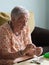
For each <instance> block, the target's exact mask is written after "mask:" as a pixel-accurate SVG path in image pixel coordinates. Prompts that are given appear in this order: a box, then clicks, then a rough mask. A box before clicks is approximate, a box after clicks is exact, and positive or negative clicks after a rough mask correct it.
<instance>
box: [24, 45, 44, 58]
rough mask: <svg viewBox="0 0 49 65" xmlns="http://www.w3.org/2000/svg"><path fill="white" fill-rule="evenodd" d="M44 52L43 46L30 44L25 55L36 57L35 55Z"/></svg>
mask: <svg viewBox="0 0 49 65" xmlns="http://www.w3.org/2000/svg"><path fill="white" fill-rule="evenodd" d="M42 52H43V48H42V47H36V46H35V45H34V44H28V45H27V46H26V48H25V50H24V55H28V56H31V57H34V55H36V56H39V55H41V54H42Z"/></svg>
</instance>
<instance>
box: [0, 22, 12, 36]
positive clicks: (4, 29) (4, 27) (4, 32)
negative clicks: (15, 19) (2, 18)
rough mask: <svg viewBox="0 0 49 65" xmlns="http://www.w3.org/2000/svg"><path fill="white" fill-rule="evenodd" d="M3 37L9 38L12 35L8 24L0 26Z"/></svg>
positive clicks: (0, 34) (0, 33)
mask: <svg viewBox="0 0 49 65" xmlns="http://www.w3.org/2000/svg"><path fill="white" fill-rule="evenodd" d="M2 35H7V36H10V35H11V30H10V27H9V25H8V22H7V23H4V24H3V25H1V26H0V36H2Z"/></svg>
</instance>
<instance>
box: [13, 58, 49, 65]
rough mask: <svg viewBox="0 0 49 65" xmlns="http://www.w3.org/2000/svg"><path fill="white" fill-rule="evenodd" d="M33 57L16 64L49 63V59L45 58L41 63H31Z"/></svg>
mask: <svg viewBox="0 0 49 65" xmlns="http://www.w3.org/2000/svg"><path fill="white" fill-rule="evenodd" d="M32 60H33V59H30V60H27V61H23V62H20V63H16V64H14V65H49V59H46V58H43V60H42V62H41V64H36V63H31V61H32Z"/></svg>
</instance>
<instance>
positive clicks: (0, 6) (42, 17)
mask: <svg viewBox="0 0 49 65" xmlns="http://www.w3.org/2000/svg"><path fill="white" fill-rule="evenodd" d="M16 5H22V6H24V7H25V8H27V9H28V10H31V11H33V12H34V14H35V25H36V26H38V27H42V28H46V25H47V24H46V0H0V11H5V12H10V11H11V9H12V8H13V7H14V6H16Z"/></svg>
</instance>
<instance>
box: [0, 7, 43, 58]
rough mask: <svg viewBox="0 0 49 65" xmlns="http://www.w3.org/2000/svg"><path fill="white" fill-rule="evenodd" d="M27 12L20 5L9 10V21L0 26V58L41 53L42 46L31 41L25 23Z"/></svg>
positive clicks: (27, 16) (32, 55)
mask: <svg viewBox="0 0 49 65" xmlns="http://www.w3.org/2000/svg"><path fill="white" fill-rule="evenodd" d="M28 18H29V12H28V11H27V10H26V9H24V8H22V7H15V8H13V10H12V11H11V21H9V22H7V23H5V24H3V25H2V26H0V59H15V58H19V57H23V56H27V57H34V55H36V56H39V55H41V54H42V51H43V50H42V48H41V47H36V46H35V45H34V44H33V43H32V41H31V35H30V31H29V27H28V25H27V22H28Z"/></svg>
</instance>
